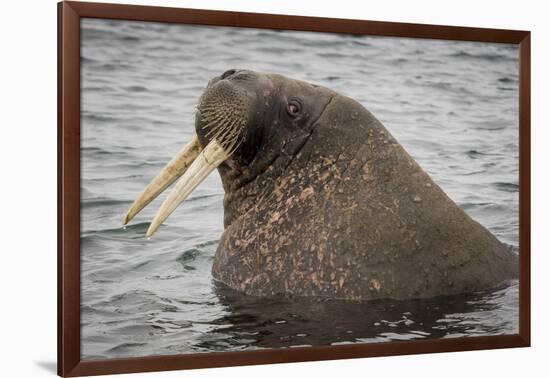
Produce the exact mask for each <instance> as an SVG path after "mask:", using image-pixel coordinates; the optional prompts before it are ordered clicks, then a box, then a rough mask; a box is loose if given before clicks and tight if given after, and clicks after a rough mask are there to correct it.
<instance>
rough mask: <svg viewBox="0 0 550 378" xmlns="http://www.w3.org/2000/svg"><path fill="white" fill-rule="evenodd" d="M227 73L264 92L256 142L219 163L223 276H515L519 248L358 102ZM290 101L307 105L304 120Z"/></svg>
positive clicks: (292, 289) (430, 292)
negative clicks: (454, 196) (445, 187)
mask: <svg viewBox="0 0 550 378" xmlns="http://www.w3.org/2000/svg"><path fill="white" fill-rule="evenodd" d="M220 81H221V80H219V79H217V80H214V81H213V82H211V85H210V88H209V89H208V91H213V90H215V88H216V85H220ZM223 81H226V82H227V83H224V85H227V84H230V85H233V86H238V87H239V88H241V89H244V90H245V91H246V92H247V93H248V95H249V96H250V97H252V98H253V99H254V100H253V103H252V104H251V105H250V107H251V111H252V112H253V114H252V115H253V118H252V119H251V120H250V121H249V124H248V125H247V131H248V132H249V136H248V139H247V140H246V141H245V142H244V143H243V145H242V146H241V147H240V148H239V149H237V151H236V152H235V153H234V154H233V155H232V156H231V157H230V158H229V159H228V160H227V161H226V162H225V163H223V164H222V165H220V167H219V168H218V170H219V173H220V175H221V178H222V182H223V186H224V189H225V200H224V210H225V219H224V225H225V230H224V232H223V235H222V237H221V240H220V243H219V246H218V249H217V251H216V256H215V259H214V264H213V267H212V274H213V276H214V278H215V279H216V280H219V281H221V282H222V283H224V284H226V285H227V286H229V287H231V288H233V289H236V290H239V291H242V292H244V293H246V294H250V295H255V296H270V295H277V294H287V295H293V296H319V297H331V298H341V299H374V298H398V299H405V298H415V297H431V296H438V295H448V294H456V293H462V292H471V291H477V290H481V289H487V288H491V287H494V286H496V285H498V284H499V283H501V282H503V281H504V280H507V279H510V278H513V277H516V276H517V256H516V255H515V254H514V253H513V252H511V251H510V250H509V248H508V247H506V246H505V245H503V244H502V243H501V242H500V241H499V240H497V238H496V237H494V236H493V235H492V234H491V233H490V232H489V231H487V230H486V229H485V228H484V227H483V226H481V225H480V224H479V223H477V222H476V221H474V220H473V219H472V218H470V217H469V216H468V215H467V214H466V213H465V212H464V211H463V210H462V209H460V208H459V207H458V206H457V205H456V204H455V203H454V202H453V201H452V200H451V199H450V198H449V197H448V196H447V195H446V194H445V193H444V192H443V191H442V190H441V188H440V187H439V186H438V185H437V184H435V183H434V182H433V181H432V179H431V178H430V177H429V176H428V175H427V174H426V173H425V172H424V171H423V170H422V168H421V167H420V166H419V165H418V164H417V163H416V162H415V161H414V160H413V159H412V158H411V156H410V155H409V154H408V153H407V152H406V151H405V150H404V149H403V147H401V146H400V145H399V143H397V141H396V140H395V139H394V138H393V137H392V136H391V134H390V133H389V132H388V130H386V128H385V127H384V126H383V125H382V124H381V123H380V122H379V121H378V120H377V119H376V118H375V117H374V116H373V115H372V114H371V113H370V112H369V111H368V110H366V109H365V108H364V107H363V106H362V105H361V104H359V103H358V102H356V101H354V100H352V99H351V98H348V97H345V96H342V95H340V94H338V93H335V92H333V91H331V90H328V89H326V88H322V87H319V86H314V85H311V84H308V83H305V82H301V81H296V80H292V79H289V78H286V77H283V76H280V75H265V74H260V73H253V72H250V71H237V72H235V73H234V74H232V75H230V76H228V77H225V78H224V79H223ZM289 99H292V100H296V101H299V102H300V103H301V108H302V109H301V111H300V113H301V115H300V117H299V118H298V119H296V118H292V117H290V116H289V115H288V112H287V111H286V108H287V106H288V101H289ZM199 111H200V107H199ZM197 120H198V121H197V122H196V130H197V134H198V135H199V139H200V140H201V144H203V145H206V143H207V139H206V138H204V132H203V129H202V128H201V122H200V118H199V117H197ZM250 134H254V135H250Z"/></svg>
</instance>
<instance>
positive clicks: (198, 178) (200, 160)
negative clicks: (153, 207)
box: [146, 139, 230, 237]
mask: <svg viewBox="0 0 550 378" xmlns="http://www.w3.org/2000/svg"><path fill="white" fill-rule="evenodd" d="M229 155H230V154H229V153H228V152H227V151H226V150H225V149H224V148H223V147H222V146H221V145H220V144H219V143H218V142H217V141H216V140H215V139H213V140H212V141H211V142H210V143H208V145H207V146H206V147H205V148H204V150H202V151H201V153H200V154H199V156H197V158H196V159H195V161H194V162H193V163H192V164H191V166H190V167H189V169H188V170H187V171H186V172H185V173H184V174H183V176H181V178H180V179H179V180H178V182H177V183H176V186H175V187H174V189H173V190H172V192H170V194H169V195H168V197H166V199H165V200H164V202H163V203H162V205H161V207H160V209H159V211H158V212H157V214H156V215H155V218H154V219H153V221H152V222H151V225H150V226H149V229H148V230H147V234H146V235H147V237H150V236H151V235H153V234H154V233H155V231H156V230H157V229H158V228H159V227H160V225H161V224H162V222H164V221H165V220H166V218H168V216H169V215H170V214H172V212H173V211H174V210H175V209H176V208H177V207H178V206H179V204H180V203H182V202H183V201H184V200H185V199H186V198H187V196H188V195H189V194H191V192H192V191H193V190H194V189H195V188H196V187H197V186H198V185H199V184H200V183H201V182H202V181H203V180H204V179H205V178H206V177H207V176H208V175H209V174H210V172H212V171H213V170H214V169H216V167H217V166H218V165H220V164H221V163H222V162H223V161H224V160H225V159H227V158H228V157H229Z"/></svg>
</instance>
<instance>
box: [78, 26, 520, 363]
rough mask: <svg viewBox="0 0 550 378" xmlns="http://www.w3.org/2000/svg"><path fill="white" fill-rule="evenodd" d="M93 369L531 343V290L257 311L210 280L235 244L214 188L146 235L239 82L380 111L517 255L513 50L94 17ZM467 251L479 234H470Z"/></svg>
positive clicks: (87, 338)
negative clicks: (218, 87)
mask: <svg viewBox="0 0 550 378" xmlns="http://www.w3.org/2000/svg"><path fill="white" fill-rule="evenodd" d="M81 38H82V50H81V59H82V60H81V61H82V104H81V105H82V113H81V121H82V123H81V124H82V134H81V159H82V181H81V216H82V220H81V226H82V233H81V269H82V270H81V285H82V289H81V290H82V292H81V296H82V303H81V324H82V339H81V342H82V345H81V346H82V358H85V359H96V358H115V357H136V356H147V355H167V354H180V353H197V352H210V351H229V350H231V351H235V350H251V349H258V348H282V347H295V346H311V345H313V346H317V345H337V344H345V343H365V342H391V341H394V340H411V339H429V338H447V337H468V336H477V335H496V334H508V333H517V330H518V284H517V281H512V282H509V283H508V284H507V285H505V286H503V287H500V288H498V289H496V290H493V291H490V292H481V293H471V294H467V295H460V296H455V297H447V298H435V299H427V300H411V301H392V300H378V301H372V302H364V303H354V302H343V301H317V300H304V299H300V300H291V299H282V298H276V299H259V298H254V297H247V296H243V295H240V294H238V293H235V292H232V291H230V290H228V289H226V288H224V287H220V286H219V285H217V284H216V283H215V282H214V281H213V280H212V276H211V273H210V268H211V264H212V260H213V257H214V252H215V250H216V246H217V243H218V239H219V237H220V235H221V233H222V230H223V224H222V220H223V204H222V201H223V189H222V186H221V181H220V178H219V176H218V174H217V173H214V174H212V175H211V176H210V177H209V178H208V179H207V180H206V181H205V182H203V183H202V184H201V185H200V186H199V187H198V188H197V189H196V190H195V191H194V192H193V194H192V195H191V197H190V198H189V199H188V200H187V201H186V202H185V203H184V204H183V205H182V206H180V207H179V208H178V209H177V210H176V211H175V212H174V214H172V216H171V217H170V218H169V219H168V221H167V222H166V223H165V224H164V226H162V227H161V228H160V230H159V231H158V232H157V234H156V235H155V237H154V238H153V239H152V240H147V239H146V238H145V237H144V234H145V230H146V229H147V227H148V224H149V222H150V221H151V220H152V218H153V215H154V213H155V212H156V210H157V209H158V207H159V205H160V203H161V201H162V200H163V199H164V198H165V195H163V196H161V197H160V198H159V199H157V200H156V201H154V202H153V203H152V204H151V205H149V206H148V207H147V208H146V209H144V210H143V211H142V212H141V213H140V214H139V215H138V216H137V217H136V218H135V219H134V220H133V221H132V222H131V224H130V225H129V226H128V227H126V228H124V227H122V217H123V215H124V213H125V212H126V210H127V208H128V207H129V206H130V204H131V203H132V201H133V200H134V198H135V197H136V195H137V194H138V193H139V192H140V191H141V190H142V189H143V187H144V186H145V185H146V184H147V183H148V182H149V180H150V179H151V178H152V177H153V176H155V175H156V173H157V172H158V171H159V170H160V169H161V168H162V167H163V166H164V164H165V163H166V162H167V161H168V160H169V159H170V158H171V157H172V156H173V155H174V154H175V153H176V152H177V151H179V150H180V149H181V147H182V146H183V145H184V144H185V143H187V142H188V141H189V140H190V139H191V136H192V134H193V132H194V129H193V122H194V108H195V105H196V102H197V98H198V96H199V95H200V94H201V92H202V91H203V89H204V88H205V86H206V84H207V82H208V80H209V79H210V78H212V77H213V76H216V75H219V74H221V73H222V72H224V71H225V70H227V69H230V68H246V69H252V70H257V71H264V72H276V73H281V74H284V75H288V76H290V77H293V78H297V79H302V80H306V81H310V82H314V83H317V84H320V85H324V86H327V87H330V88H332V89H334V90H336V91H338V92H341V93H343V94H345V95H348V96H350V97H352V98H355V99H356V100H358V101H359V102H361V103H362V104H363V105H364V106H365V107H367V108H368V109H369V110H370V111H371V112H373V113H374V114H375V115H376V116H377V117H378V118H379V119H380V120H381V121H382V122H383V123H384V124H385V126H386V127H387V128H388V129H389V130H390V132H391V133H392V134H393V135H394V136H395V137H396V138H397V140H398V141H399V142H400V143H401V144H402V145H403V146H404V147H405V149H406V150H407V151H408V152H409V153H410V154H411V155H412V156H413V157H414V158H415V159H416V160H417V161H418V162H419V164H420V165H421V166H422V167H423V168H424V169H425V170H426V171H427V172H428V173H429V174H430V175H431V176H432V178H433V179H434V180H435V182H437V183H438V184H439V185H440V186H441V187H442V188H443V189H444V190H445V191H446V192H447V194H448V195H449V196H450V197H451V198H452V199H453V200H454V201H455V202H456V203H457V204H458V205H459V206H460V207H462V208H463V209H464V210H465V211H466V212H468V213H469V214H470V215H471V216H472V217H473V218H474V219H476V220H477V221H479V222H480V223H482V224H483V225H484V226H485V227H487V228H488V229H489V230H490V231H491V232H493V233H494V234H495V235H496V236H497V237H498V238H499V239H500V240H501V241H503V242H505V243H507V244H510V245H512V246H514V247H515V249H516V251H517V246H518V75H517V73H518V50H517V48H516V46H514V45H503V44H488V43H469V42H454V41H436V40H423V39H407V38H388V37H370V36H353V35H341V34H329V33H310V32H291V31H274V30H260V29H244V28H225V27H223V28H222V27H195V26H188V25H170V24H160V23H146V22H131V21H114V20H99V19H83V20H82V36H81ZM464 237H468V235H464Z"/></svg>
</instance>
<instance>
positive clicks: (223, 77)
mask: <svg viewBox="0 0 550 378" xmlns="http://www.w3.org/2000/svg"><path fill="white" fill-rule="evenodd" d="M235 72H237V70H234V69H230V70H227V71H225V72H224V73H223V74H222V76H221V78H222V80H223V79H227V78H228V77H229V76H231V75H233V74H234V73H235Z"/></svg>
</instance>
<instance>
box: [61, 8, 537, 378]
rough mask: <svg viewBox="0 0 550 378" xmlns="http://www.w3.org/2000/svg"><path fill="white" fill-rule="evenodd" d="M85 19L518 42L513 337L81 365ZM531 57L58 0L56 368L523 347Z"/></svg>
mask: <svg viewBox="0 0 550 378" xmlns="http://www.w3.org/2000/svg"><path fill="white" fill-rule="evenodd" d="M83 17H89V18H109V19H120V20H139V21H157V22H169V23H182V24H201V25H221V26H238V27H253V28H270V29H287V30H306V31H320V32H338V33H352V34H368V35H379V36H393V37H415V38H431V39H447V40H460V41H482V42H494V43H512V44H517V45H519V55H520V56H519V58H520V65H519V126H520V127H519V130H520V131H519V151H520V154H519V167H520V170H519V176H520V177H519V181H520V192H519V208H520V212H519V218H520V242H519V243H520V282H519V302H520V311H519V334H517V335H504V336H479V337H464V338H457V339H435V340H420V341H397V342H391V343H375V344H362V345H359V344H354V345H339V346H318V347H308V348H292V349H288V348H286V349H271V350H256V351H248V352H215V353H198V354H186V355H173V356H151V357H137V358H120V359H106V360H93V361H87V360H84V361H82V360H81V359H80V18H83ZM530 55H531V42H530V32H529V31H517V30H499V29H482V28H469V27H455V26H436V25H421V24H406V23H394V22H377V21H361V20H342V19H332V18H316V17H298V16H284V15H272V14H258V13H241V12H225V11H210V10H195V9H180V8H166V7H151V6H135V5H119V4H100V3H84V2H83V3H77V2H61V3H59V4H58V73H57V75H58V374H59V375H60V376H67V377H68V376H82V375H99V374H114V373H131V372H146V371H159V370H177V369H195V368H205V367H219V366H236V365H251V364H269V363H281V362H297V361H314V360H329V359H330V360H334V359H344V358H359V357H372V356H389V355H398V354H415V353H436V352H450V351H464V350H478V349H490V348H491V349H492V348H510V347H526V346H529V345H530V338H531V326H530V301H531V298H530V291H531V288H530V285H531V281H530V253H531V240H530V218H531V198H530V191H531V190H530V181H531V177H530V176H531V162H530V160H531V158H530V134H531V131H530V128H531V109H530V107H531V99H530V92H531V84H530V81H531V73H530V71H531V67H530V66H531V57H530Z"/></svg>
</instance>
